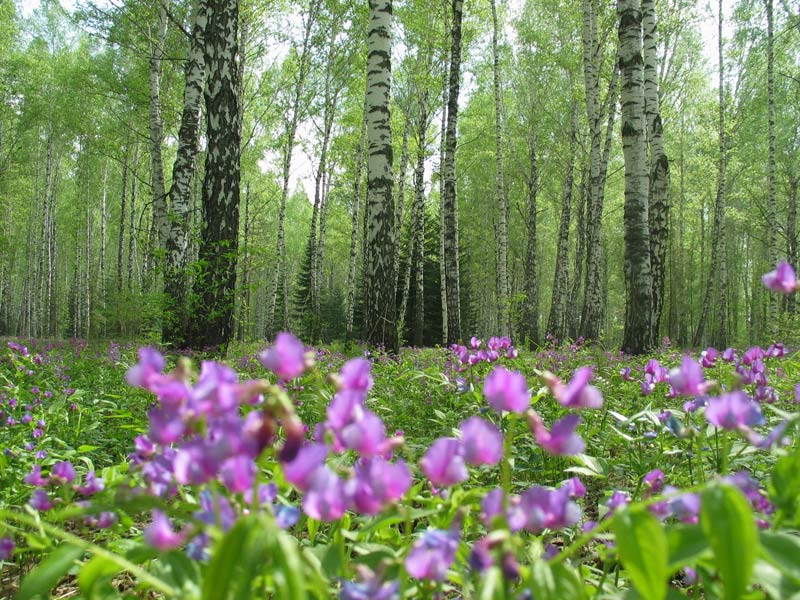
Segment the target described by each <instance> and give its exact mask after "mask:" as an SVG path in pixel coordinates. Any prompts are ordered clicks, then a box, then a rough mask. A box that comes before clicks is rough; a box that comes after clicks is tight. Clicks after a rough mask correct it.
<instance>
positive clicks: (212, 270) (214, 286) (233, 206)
mask: <svg viewBox="0 0 800 600" xmlns="http://www.w3.org/2000/svg"><path fill="white" fill-rule="evenodd" d="M212 7H213V8H212V9H211V10H210V11H209V18H208V24H207V27H206V38H205V39H206V44H205V63H206V67H207V79H206V86H205V92H204V94H203V95H204V98H205V104H206V134H207V136H208V147H207V150H206V164H205V180H204V181H203V215H204V220H203V226H202V230H201V237H200V252H199V258H200V263H201V264H202V265H203V269H202V271H201V273H200V274H199V275H198V277H197V279H196V280H195V296H196V297H197V299H198V300H199V302H200V306H198V307H196V310H195V311H194V314H195V316H196V318H195V320H194V327H193V335H192V337H191V339H190V344H191V346H192V347H193V348H203V347H209V346H210V347H219V349H220V350H221V351H223V352H224V350H225V348H226V347H227V344H228V342H229V341H230V339H231V338H232V337H233V310H234V301H235V291H236V262H237V258H238V248H239V175H240V152H241V135H240V131H241V130H240V129H239V127H238V123H239V110H240V106H239V93H238V92H239V77H240V75H241V74H240V73H239V64H238V61H237V53H238V26H239V2H238V0H218V1H217V2H215V4H214V5H212ZM231 124H233V125H234V126H231Z"/></svg>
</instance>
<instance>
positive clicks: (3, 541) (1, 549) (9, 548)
mask: <svg viewBox="0 0 800 600" xmlns="http://www.w3.org/2000/svg"><path fill="white" fill-rule="evenodd" d="M15 546H16V544H14V538H11V537H0V560H8V559H9V558H11V555H12V554H14V548H15Z"/></svg>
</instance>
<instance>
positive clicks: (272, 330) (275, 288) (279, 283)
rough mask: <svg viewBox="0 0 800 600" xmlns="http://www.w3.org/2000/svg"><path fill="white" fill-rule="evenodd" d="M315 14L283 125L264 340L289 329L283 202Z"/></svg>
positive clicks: (314, 10) (315, 9) (314, 5)
mask: <svg viewBox="0 0 800 600" xmlns="http://www.w3.org/2000/svg"><path fill="white" fill-rule="evenodd" d="M318 13H319V3H318V2H315V1H314V0H312V1H311V2H310V3H309V8H308V13H307V14H306V20H305V23H304V29H303V45H302V48H301V50H300V53H299V56H298V61H299V66H298V70H297V79H295V81H294V89H293V91H292V103H291V106H290V108H289V117H288V119H287V121H286V146H285V147H284V150H283V185H282V186H281V203H280V208H279V212H278V235H277V236H276V240H277V241H276V247H275V270H274V272H273V278H272V287H271V290H270V296H269V298H268V301H267V318H266V322H267V330H266V336H267V337H268V338H270V337H273V336H274V335H275V334H276V333H277V332H278V331H279V330H281V329H286V328H287V327H288V326H289V303H288V298H287V297H286V296H287V282H286V231H285V229H286V226H285V221H286V200H287V198H288V196H289V176H290V174H291V169H292V151H293V150H294V140H295V136H296V135H297V125H298V123H299V122H300V110H301V106H300V105H301V103H302V102H303V97H304V95H305V87H306V78H307V77H308V71H309V68H310V63H311V56H310V53H311V41H312V40H311V32H312V30H313V28H314V24H315V23H316V20H317V15H318ZM279 291H280V292H281V294H282V295H283V302H282V304H283V314H281V315H280V317H278V318H277V320H276V316H275V312H276V309H277V306H278V292H279Z"/></svg>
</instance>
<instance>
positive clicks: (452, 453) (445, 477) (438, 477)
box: [420, 437, 469, 487]
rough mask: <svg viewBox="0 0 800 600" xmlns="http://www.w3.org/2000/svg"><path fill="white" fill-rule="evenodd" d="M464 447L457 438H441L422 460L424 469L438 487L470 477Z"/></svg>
mask: <svg viewBox="0 0 800 600" xmlns="http://www.w3.org/2000/svg"><path fill="white" fill-rule="evenodd" d="M463 453H464V448H463V446H462V445H461V442H460V441H459V440H457V439H455V438H448V437H445V438H439V439H438V440H436V441H435V442H433V445H431V447H430V448H429V449H428V451H427V452H426V453H425V456H423V457H422V460H420V466H421V467H422V471H423V472H424V473H425V475H426V476H427V477H428V479H430V480H431V483H433V485H435V486H437V487H442V486H448V485H455V484H456V483H460V482H462V481H464V480H465V479H467V478H468V477H469V473H468V471H467V466H466V465H465V464H464V455H463Z"/></svg>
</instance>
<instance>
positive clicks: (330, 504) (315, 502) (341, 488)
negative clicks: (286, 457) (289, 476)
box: [303, 465, 353, 522]
mask: <svg viewBox="0 0 800 600" xmlns="http://www.w3.org/2000/svg"><path fill="white" fill-rule="evenodd" d="M352 497H353V489H352V486H348V485H347V483H346V482H345V481H343V480H342V479H341V478H340V477H339V476H338V475H336V473H334V472H333V471H331V470H330V469H329V468H328V467H327V466H325V465H323V466H321V467H319V468H317V469H316V470H315V471H314V472H313V473H312V474H311V477H310V478H309V482H308V490H307V491H306V493H305V495H304V496H303V511H304V512H305V513H306V514H307V515H308V516H309V517H311V518H312V519H317V520H318V521H326V522H330V521H336V520H337V519H340V518H341V517H342V515H344V513H345V512H346V511H347V509H348V508H350V504H351V503H352Z"/></svg>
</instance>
